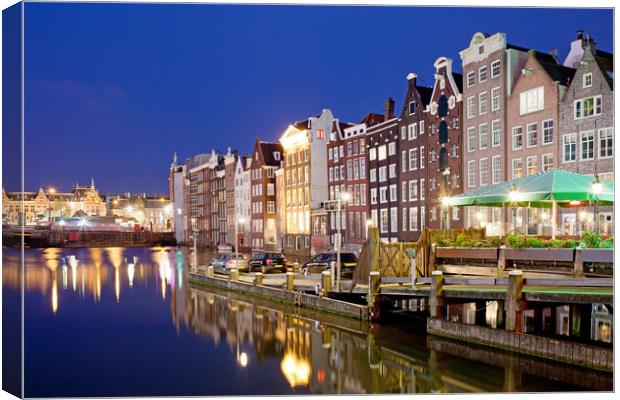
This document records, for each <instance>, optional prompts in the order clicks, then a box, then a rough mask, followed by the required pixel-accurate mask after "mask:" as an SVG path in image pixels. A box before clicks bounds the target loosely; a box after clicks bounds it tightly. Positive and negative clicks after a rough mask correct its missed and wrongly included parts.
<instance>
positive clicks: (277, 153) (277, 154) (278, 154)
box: [273, 151, 280, 161]
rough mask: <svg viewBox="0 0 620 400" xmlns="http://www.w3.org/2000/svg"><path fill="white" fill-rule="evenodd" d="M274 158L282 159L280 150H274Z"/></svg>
mask: <svg viewBox="0 0 620 400" xmlns="http://www.w3.org/2000/svg"><path fill="white" fill-rule="evenodd" d="M273 159H274V160H276V161H280V152H279V151H274V152H273Z"/></svg>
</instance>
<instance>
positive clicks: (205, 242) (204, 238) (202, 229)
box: [188, 150, 220, 247]
mask: <svg viewBox="0 0 620 400" xmlns="http://www.w3.org/2000/svg"><path fill="white" fill-rule="evenodd" d="M219 158H220V156H219V155H218V154H217V153H216V152H215V150H213V151H212V152H211V153H210V154H199V155H197V156H194V157H193V158H192V159H190V160H189V164H188V168H189V176H190V183H189V217H190V227H189V229H190V232H189V235H188V236H190V235H191V237H192V241H193V239H194V238H193V235H194V233H193V232H194V231H195V232H196V238H195V239H196V243H197V244H198V245H199V246H204V247H206V246H212V245H213V244H214V243H215V241H214V239H213V237H212V231H211V199H212V197H213V196H212V193H211V188H210V180H211V175H212V173H213V171H214V169H215V168H216V167H217V166H218V164H219Z"/></svg>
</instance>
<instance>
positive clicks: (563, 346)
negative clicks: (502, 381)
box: [426, 318, 614, 371]
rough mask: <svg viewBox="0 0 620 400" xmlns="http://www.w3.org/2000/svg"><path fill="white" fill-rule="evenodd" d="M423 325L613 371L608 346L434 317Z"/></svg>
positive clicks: (456, 336)
mask: <svg viewBox="0 0 620 400" xmlns="http://www.w3.org/2000/svg"><path fill="white" fill-rule="evenodd" d="M426 328H427V332H428V333H429V334H431V335H436V336H440V337H446V338H450V339H456V340H461V341H464V342H469V343H474V344H478V345H483V346H489V347H494V348H498V349H503V350H509V351H513V352H516V353H521V354H527V355H531V356H536V357H541V358H546V359H550V360H556V361H561V362H566V363H569V364H572V365H578V366H582V367H587V368H593V369H597V370H601V371H613V363H614V354H613V350H612V349H610V348H604V347H598V346H591V345H587V344H582V343H574V342H570V341H564V340H558V339H554V338H548V337H543V336H535V335H529V334H525V333H516V332H511V331H506V330H504V329H493V328H488V327H485V326H478V325H467V324H462V323H459V322H452V321H447V320H442V319H434V318H428V319H427V322H426Z"/></svg>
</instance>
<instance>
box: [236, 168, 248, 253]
mask: <svg viewBox="0 0 620 400" xmlns="http://www.w3.org/2000/svg"><path fill="white" fill-rule="evenodd" d="M251 164H252V158H251V157H249V156H241V157H239V158H237V162H236V166H235V214H234V218H237V219H238V222H239V223H238V226H237V232H238V235H239V248H240V249H248V248H251V246H252V244H251V243H252V241H251V237H252V235H251V229H250V228H251V218H252V214H251V207H252V199H251V190H252V185H251V182H250V168H251Z"/></svg>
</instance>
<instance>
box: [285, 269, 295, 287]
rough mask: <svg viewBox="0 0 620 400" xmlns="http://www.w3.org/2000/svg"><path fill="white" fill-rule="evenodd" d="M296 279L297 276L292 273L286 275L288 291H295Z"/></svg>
mask: <svg viewBox="0 0 620 400" xmlns="http://www.w3.org/2000/svg"><path fill="white" fill-rule="evenodd" d="M294 279H295V274H294V273H292V272H287V273H286V290H293V288H294V287H295V286H294V285H293V280H294Z"/></svg>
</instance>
